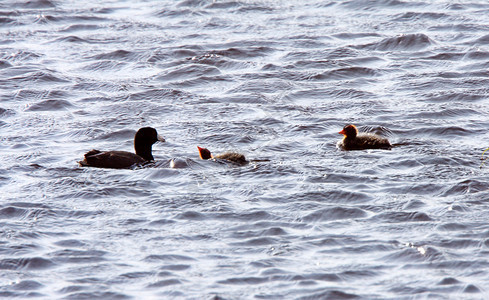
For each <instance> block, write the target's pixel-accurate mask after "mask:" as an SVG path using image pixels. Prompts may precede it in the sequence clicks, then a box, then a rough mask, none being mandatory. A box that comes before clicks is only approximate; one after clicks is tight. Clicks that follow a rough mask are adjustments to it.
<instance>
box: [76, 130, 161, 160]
mask: <svg viewBox="0 0 489 300" xmlns="http://www.w3.org/2000/svg"><path fill="white" fill-rule="evenodd" d="M157 141H162V142H164V141H165V139H163V138H162V137H160V136H158V133H157V132H156V129H154V128H151V127H143V128H141V129H139V130H138V132H137V133H136V135H135V137H134V149H135V150H136V153H131V152H127V151H100V150H95V149H93V150H90V151H88V152H87V153H85V158H84V159H83V160H82V161H79V162H78V163H79V164H80V166H83V167H95V168H109V169H127V168H130V167H132V166H134V165H137V164H143V163H146V162H149V161H153V160H154V158H153V154H152V149H151V148H152V146H153V144H154V143H156V142H157Z"/></svg>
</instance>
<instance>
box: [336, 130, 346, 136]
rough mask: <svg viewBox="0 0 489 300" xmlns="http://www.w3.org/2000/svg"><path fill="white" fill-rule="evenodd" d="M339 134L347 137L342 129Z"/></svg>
mask: <svg viewBox="0 0 489 300" xmlns="http://www.w3.org/2000/svg"><path fill="white" fill-rule="evenodd" d="M338 133H339V134H342V135H346V132H345V130H344V129H342V130H341V131H340V132H338Z"/></svg>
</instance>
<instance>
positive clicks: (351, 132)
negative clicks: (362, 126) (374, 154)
mask: <svg viewBox="0 0 489 300" xmlns="http://www.w3.org/2000/svg"><path fill="white" fill-rule="evenodd" d="M338 133H339V134H343V135H344V136H345V137H344V138H343V140H341V141H339V142H338V147H339V148H341V149H343V150H365V149H385V150H390V149H391V148H392V144H391V143H390V142H389V140H388V139H386V138H383V137H381V136H379V135H376V134H372V133H358V129H357V127H356V126H355V125H353V124H350V125H346V126H345V127H343V129H342V130H341V131H340V132H338Z"/></svg>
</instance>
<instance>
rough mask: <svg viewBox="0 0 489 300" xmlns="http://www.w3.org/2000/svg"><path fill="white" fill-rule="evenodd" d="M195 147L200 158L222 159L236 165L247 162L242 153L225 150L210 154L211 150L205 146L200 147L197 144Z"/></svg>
mask: <svg viewBox="0 0 489 300" xmlns="http://www.w3.org/2000/svg"><path fill="white" fill-rule="evenodd" d="M197 148H198V149H199V156H200V158H201V159H216V160H224V161H227V162H231V163H234V164H238V165H245V164H247V163H248V161H247V160H246V157H245V156H244V155H243V154H239V153H235V152H227V153H223V154H218V155H212V154H211V152H210V151H209V150H208V149H206V148H202V147H199V146H197Z"/></svg>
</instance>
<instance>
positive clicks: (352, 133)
mask: <svg viewBox="0 0 489 300" xmlns="http://www.w3.org/2000/svg"><path fill="white" fill-rule="evenodd" d="M338 133H339V134H342V135H344V136H345V137H347V138H352V139H354V138H356V137H357V134H358V129H357V127H356V126H355V125H352V124H350V125H346V126H345V127H343V129H342V130H341V131H340V132H338Z"/></svg>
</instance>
